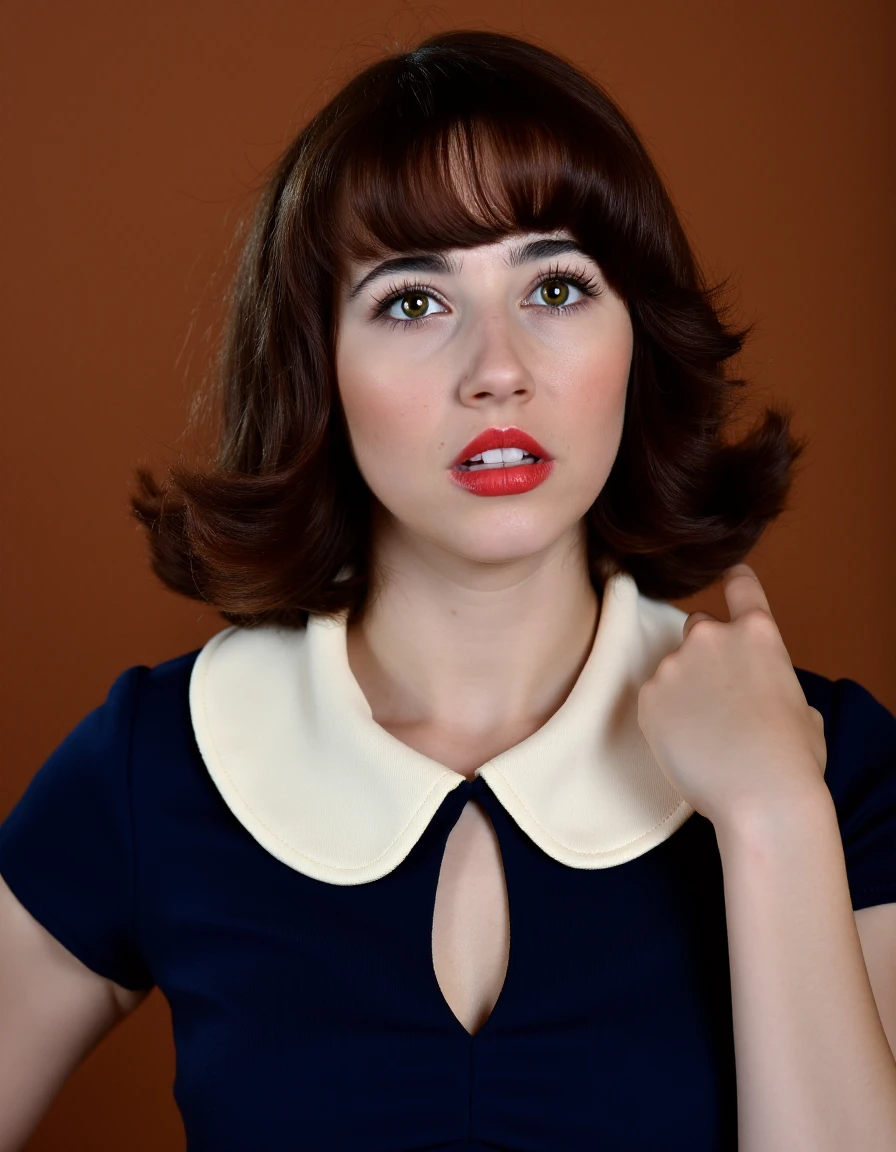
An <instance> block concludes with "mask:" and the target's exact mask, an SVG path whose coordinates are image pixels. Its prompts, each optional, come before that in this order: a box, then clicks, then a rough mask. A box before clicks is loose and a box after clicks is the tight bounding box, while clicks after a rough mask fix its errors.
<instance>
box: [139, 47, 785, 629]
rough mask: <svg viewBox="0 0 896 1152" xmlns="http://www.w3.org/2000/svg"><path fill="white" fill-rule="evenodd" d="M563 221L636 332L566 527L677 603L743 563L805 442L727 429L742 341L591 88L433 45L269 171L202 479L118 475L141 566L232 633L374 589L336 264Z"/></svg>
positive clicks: (649, 168) (337, 108)
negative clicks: (614, 403) (608, 461)
mask: <svg viewBox="0 0 896 1152" xmlns="http://www.w3.org/2000/svg"><path fill="white" fill-rule="evenodd" d="M459 158H460V159H462V160H463V164H462V175H461V178H458V168H457V164H458V159H459ZM487 174H490V175H487ZM561 228H566V229H568V230H569V232H570V233H571V234H572V236H573V237H574V238H575V240H576V242H577V243H578V244H579V245H580V246H581V247H582V249H583V250H584V251H585V252H587V253H588V254H589V255H590V256H592V257H593V258H594V259H595V260H596V261H597V263H598V265H599V266H600V268H601V270H602V272H603V274H604V276H605V277H606V279H607V281H608V283H609V284H610V285H611V287H612V288H613V289H614V290H615V291H616V292H617V293H618V294H619V295H620V296H621V298H622V299H623V300H624V301H625V303H626V305H627V307H628V310H629V313H630V316H631V322H632V326H633V330H634V349H633V356H632V366H631V374H630V378H629V382H628V388H627V394H626V403H625V418H624V426H623V432H622V439H621V443H620V446H619V450H618V453H617V456H616V460H615V462H614V464H613V467H612V470H611V472H610V474H609V476H608V478H607V481H606V483H605V485H604V487H603V489H602V491H601V492H600V494H599V496H598V497H597V499H596V500H595V502H594V504H593V505H592V506H591V508H590V509H589V511H588V513H587V515H586V518H585V519H586V524H587V547H588V562H589V565H590V571H591V573H592V578H593V580H594V581H595V583H596V586H598V587H599V586H600V584H601V582H602V581H603V580H605V579H606V578H607V576H608V575H610V574H611V573H613V572H617V571H625V572H628V573H629V574H630V575H631V576H632V577H633V578H634V579H635V581H636V583H637V585H638V587H639V588H640V590H641V591H642V592H643V593H644V594H645V595H647V596H649V597H652V598H656V599H674V598H678V597H683V596H686V595H689V594H691V593H693V592H696V591H699V590H700V589H702V588H704V587H706V586H707V585H709V584H711V583H712V582H713V581H714V580H716V579H717V578H718V577H719V576H720V575H721V573H722V572H723V571H724V569H725V568H727V567H728V566H729V565H731V564H734V563H737V562H738V561H740V560H742V559H743V558H744V556H745V555H746V554H747V553H748V552H749V550H750V549H751V547H752V546H753V545H754V544H755V543H756V541H757V540H758V538H759V537H760V535H761V534H762V532H763V530H764V529H765V527H766V526H767V525H768V524H769V522H770V521H771V520H773V519H774V518H775V517H776V516H778V515H779V513H780V512H781V511H783V509H784V506H785V499H786V496H787V494H788V491H789V489H790V486H791V482H792V477H793V471H794V464H795V461H796V460H797V457H798V456H799V455H800V453H801V452H802V451H803V449H804V447H805V441H799V442H798V441H796V440H795V439H794V438H792V437H791V435H790V433H789V428H788V424H789V415H788V414H787V413H786V412H785V411H784V410H782V409H780V408H778V407H767V408H765V410H764V413H763V415H762V419H761V420H760V421H759V422H758V423H757V424H756V425H755V426H754V427H753V429H752V430H751V431H750V432H749V433H748V434H746V435H745V436H744V437H743V438H741V439H740V440H739V441H736V440H734V439H733V438H732V437H728V439H726V438H725V433H726V431H728V430H729V428H730V425H731V420H732V417H733V414H734V412H735V410H736V408H737V405H736V403H735V399H736V396H737V393H738V392H739V390H741V389H742V387H743V385H744V384H745V381H744V380H742V379H733V378H726V376H725V374H724V372H723V369H724V367H725V362H726V361H728V360H729V359H730V358H731V357H732V356H734V355H735V354H736V353H737V352H739V351H740V349H741V347H742V344H743V342H744V339H745V338H746V336H747V335H748V334H749V331H750V328H749V327H747V328H742V329H736V328H734V327H731V326H729V325H728V324H727V320H726V315H725V312H726V310H725V309H724V308H723V306H722V305H721V304H720V303H719V292H720V289H719V287H718V286H717V287H714V288H711V287H709V286H708V285H707V283H706V282H705V280H704V278H703V275H702V273H701V272H700V270H699V268H698V266H697V262H696V260H695V257H694V254H693V252H692V250H691V248H690V245H689V243H688V240H687V238H686V236H685V233H684V230H683V228H682V226H681V223H680V222H679V220H678V217H677V215H676V212H675V209H674V207H673V205H672V203H671V200H670V198H669V196H668V194H667V192H666V190H665V188H664V187H663V183H662V180H661V178H660V176H659V174H658V172H657V170H656V168H655V167H654V165H653V164H652V162H651V160H650V158H649V157H648V155H647V152H646V150H645V147H644V145H643V144H642V142H641V140H640V139H639V137H638V135H637V133H636V132H635V130H634V128H633V127H632V126H631V124H630V123H629V122H628V120H627V119H626V118H625V116H624V115H623V114H622V112H621V111H620V109H619V108H618V107H617V106H616V105H615V104H614V102H613V101H612V100H611V99H610V97H609V96H608V94H607V93H606V92H605V91H604V90H603V88H602V87H601V86H600V85H599V84H598V83H596V82H595V81H594V80H593V79H591V78H590V77H589V76H587V75H585V74H584V73H583V72H581V71H580V70H578V69H577V68H576V67H574V66H573V65H572V64H571V63H570V62H568V61H567V60H564V59H563V58H561V57H559V56H557V55H555V54H553V53H551V52H548V51H546V50H545V49H542V48H541V47H538V46H536V45H535V44H532V43H529V42H527V41H525V40H522V39H518V38H516V37H512V36H508V35H501V34H497V33H493V32H482V31H453V32H447V33H441V34H438V35H435V36H431V37H429V38H428V39H426V40H424V41H423V42H422V43H421V44H420V45H419V46H418V47H417V48H416V49H414V50H413V51H410V52H405V53H402V54H396V55H391V56H388V57H386V58H384V59H381V60H378V61H377V62H375V63H374V64H372V65H370V66H368V67H367V68H365V69H364V70H363V71H361V72H360V73H359V74H358V75H356V76H355V77H354V78H353V79H352V80H350V81H349V82H348V83H347V84H346V85H345V87H343V88H342V90H341V91H339V92H338V93H337V95H336V96H334V97H333V98H332V99H331V100H330V101H329V102H328V103H327V104H326V106H325V107H324V108H323V109H322V110H321V111H320V112H318V113H317V114H316V115H315V116H314V117H313V119H312V120H311V121H310V122H309V123H308V124H307V125H306V126H305V127H304V128H303V129H302V131H301V132H300V133H299V135H298V136H297V137H296V139H295V140H294V141H293V143H292V144H291V145H290V146H289V147H288V148H287V150H286V151H285V153H284V154H283V155H282V156H281V158H280V159H279V160H278V161H277V163H276V164H275V166H274V168H273V171H272V173H271V175H270V178H269V180H268V182H267V184H266V186H265V187H264V189H263V192H262V194H261V197H260V201H259V203H258V206H257V209H256V211H255V215H254V219H253V221H252V223H251V226H250V228H249V231H248V235H247V238H246V241H245V245H244V248H243V251H242V257H241V261H240V264H239V268H238V270H237V273H236V276H235V280H234V283H233V288H232V291H231V295H230V316H229V321H228V326H227V330H226V336H225V340H224V342H223V345H222V352H221V355H220V362H219V364H218V371H217V387H218V388H219V390H220V392H219V394H220V401H221V402H220V405H219V407H220V418H221V425H220V433H219V439H218V448H217V457H216V459H215V461H214V464H213V466H210V467H207V468H205V469H193V468H190V467H188V466H186V465H185V464H183V463H180V464H178V465H176V466H174V467H172V468H170V469H169V476H168V478H167V481H166V482H165V483H164V485H161V486H160V485H159V484H158V483H157V482H156V481H155V480H154V479H153V477H152V475H151V473H150V472H149V471H148V470H147V469H145V468H138V469H137V473H136V475H137V481H138V489H137V491H136V492H135V493H134V494H133V495H132V497H131V502H132V506H133V511H134V514H135V515H136V516H137V518H138V519H139V520H140V521H141V522H142V523H143V524H144V525H145V526H146V528H147V529H148V535H149V543H150V549H151V556H152V567H153V571H154V572H155V573H156V575H157V576H158V577H159V578H160V579H161V580H162V581H163V582H164V583H165V584H166V585H167V586H168V587H169V588H171V589H173V590H175V591H176V592H180V593H182V594H183V595H185V596H190V597H193V598H196V599H201V600H204V601H206V602H208V603H211V604H213V605H215V606H216V607H217V608H218V610H219V611H220V613H221V614H222V615H223V616H224V618H225V619H227V620H229V621H230V622H231V623H234V624H239V625H243V626H252V625H256V624H259V623H262V622H271V623H277V624H280V625H284V626H296V627H299V626H302V625H304V623H305V622H306V621H307V618H308V614H309V613H324V614H332V613H336V612H341V611H343V610H345V609H348V611H349V614H350V617H353V616H354V615H355V614H357V613H358V612H359V611H360V610H361V609H362V607H363V605H364V602H365V600H366V598H367V596H368V594H369V592H370V590H371V580H370V571H369V568H370V562H371V558H372V557H371V547H370V545H371V493H370V491H369V489H368V488H367V486H366V484H365V482H364V481H363V479H362V477H361V475H360V472H359V470H358V468H357V466H356V465H355V462H354V460H353V457H352V453H351V450H350V447H349V440H348V435H347V431H346V427H345V419H344V414H343V411H342V405H341V403H340V400H339V394H338V389H337V383H336V379H335V372H334V350H335V330H334V317H335V310H336V291H337V289H338V286H339V284H340V283H341V277H343V276H344V272H345V269H346V261H347V260H348V259H350V258H354V259H356V260H358V261H365V260H369V259H373V258H379V257H381V256H382V254H384V253H389V252H392V253H394V252H407V251H421V250H422V251H432V250H437V249H444V248H451V247H459V248H463V247H470V246H474V245H480V244H487V243H491V242H494V241H496V240H499V239H501V238H502V237H503V236H505V235H507V234H508V233H510V232H513V231H547V232H550V231H555V230H559V229H561ZM737 398H739V397H737Z"/></svg>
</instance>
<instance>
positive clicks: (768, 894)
mask: <svg viewBox="0 0 896 1152" xmlns="http://www.w3.org/2000/svg"><path fill="white" fill-rule="evenodd" d="M716 836H717V839H718V844H719V852H720V854H721V858H722V868H723V872H724V887H725V913H726V917H727V922H728V949H729V958H730V961H729V962H730V970H731V1004H732V1014H733V1022H734V1047H735V1061H736V1068H737V1108H738V1141H739V1143H738V1147H739V1150H740V1152H778V1150H779V1149H780V1152H785V1150H786V1152H803V1150H804V1149H805V1152H828V1150H830V1152H852V1150H853V1149H856V1150H859V1149H861V1150H862V1152H892V1150H893V1149H896V1059H894V1057H893V1053H892V1052H891V1051H890V1046H889V1044H888V1042H887V1037H886V1034H885V1032H884V1028H883V1025H882V1023H881V1018H880V1014H879V1012H878V1009H877V1005H876V1003H875V999H874V995H873V992H872V988H871V984H870V982H869V979H868V973H867V970H866V966H865V961H864V958H863V953H862V946H861V942H860V940H859V934H858V931H857V928H856V921H855V913H854V912H853V909H852V903H851V901H850V894H849V886H848V884H847V879H846V866H845V863H844V858H843V846H842V844H841V841H840V832H839V828H838V824H837V816H836V812H835V810H834V804H833V801H832V800H831V796H830V793H829V792H827V790H826V789H825V790H824V791H822V790H819V791H818V793H817V794H816V795H814V796H807V797H806V798H805V801H804V802H803V803H802V804H800V805H798V806H794V807H792V808H790V809H782V810H780V811H777V812H766V813H763V814H757V813H753V814H752V815H750V816H749V817H745V818H744V819H742V820H732V821H731V822H729V823H728V824H727V825H724V826H722V827H720V826H719V825H718V824H717V825H716ZM891 961H892V967H893V969H894V971H896V954H894V955H893V956H892V957H891Z"/></svg>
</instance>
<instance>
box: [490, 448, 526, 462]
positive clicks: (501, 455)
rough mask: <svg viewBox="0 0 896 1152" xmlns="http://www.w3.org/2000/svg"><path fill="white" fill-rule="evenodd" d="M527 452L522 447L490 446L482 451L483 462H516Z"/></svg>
mask: <svg viewBox="0 0 896 1152" xmlns="http://www.w3.org/2000/svg"><path fill="white" fill-rule="evenodd" d="M525 455H526V453H525V452H524V451H523V450H522V448H489V449H488V450H487V451H485V452H483V453H482V463H483V464H500V463H501V461H507V462H513V463H514V464H515V463H516V462H517V461H518V460H522V458H523V457H524V456H525Z"/></svg>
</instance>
